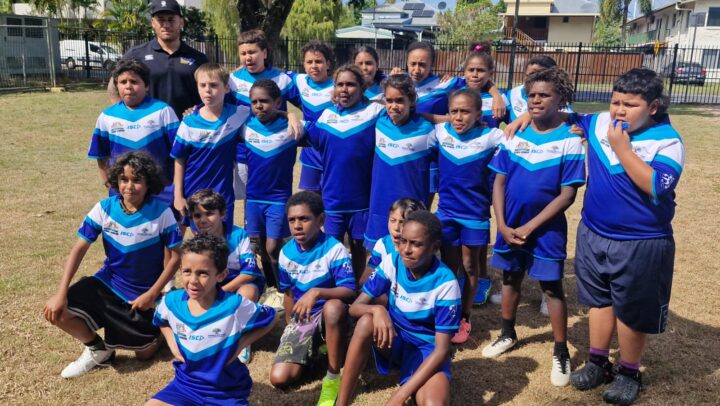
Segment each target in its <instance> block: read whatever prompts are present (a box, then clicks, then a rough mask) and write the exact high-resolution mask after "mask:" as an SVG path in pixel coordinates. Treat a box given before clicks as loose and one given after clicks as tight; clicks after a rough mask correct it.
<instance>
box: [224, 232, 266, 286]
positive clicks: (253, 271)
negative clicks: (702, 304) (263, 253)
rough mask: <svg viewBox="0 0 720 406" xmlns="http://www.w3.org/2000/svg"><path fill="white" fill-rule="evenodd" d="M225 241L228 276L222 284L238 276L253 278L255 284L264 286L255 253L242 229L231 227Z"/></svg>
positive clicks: (248, 237) (263, 278) (263, 279)
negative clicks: (227, 253)
mask: <svg viewBox="0 0 720 406" xmlns="http://www.w3.org/2000/svg"><path fill="white" fill-rule="evenodd" d="M225 241H226V242H227V245H228V248H230V256H228V263H227V269H228V276H227V277H226V278H225V281H224V282H230V281H232V280H233V279H235V278H237V277H238V276H239V275H250V276H254V277H255V280H254V281H253V282H255V283H256V284H258V285H259V286H262V285H264V284H265V275H263V273H262V272H260V269H259V268H258V266H257V261H256V260H255V253H254V252H253V251H252V248H251V247H250V236H249V235H248V234H247V232H245V230H243V229H242V228H240V227H238V226H236V225H233V226H232V231H230V232H229V233H227V234H226V235H225Z"/></svg>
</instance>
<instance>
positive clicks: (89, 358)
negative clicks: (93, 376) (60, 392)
mask: <svg viewBox="0 0 720 406" xmlns="http://www.w3.org/2000/svg"><path fill="white" fill-rule="evenodd" d="M114 354H115V350H96V351H93V350H91V349H90V347H85V350H83V352H82V354H80V357H79V358H78V359H76V360H75V361H73V362H71V363H70V364H68V366H66V367H65V369H63V370H62V372H60V376H62V377H63V378H76V377H78V376H80V375H85V374H86V373H88V372H89V371H90V370H91V369H93V368H95V367H106V366H109V365H110V363H109V362H107V361H109V360H110V358H112V356H113V355H114Z"/></svg>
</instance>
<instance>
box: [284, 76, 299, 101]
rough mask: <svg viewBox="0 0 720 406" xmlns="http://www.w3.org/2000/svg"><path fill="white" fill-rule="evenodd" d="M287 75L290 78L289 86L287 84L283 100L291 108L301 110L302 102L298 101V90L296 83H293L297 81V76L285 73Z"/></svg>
mask: <svg viewBox="0 0 720 406" xmlns="http://www.w3.org/2000/svg"><path fill="white" fill-rule="evenodd" d="M287 75H288V76H290V84H288V87H287V93H285V100H286V101H287V102H288V103H291V104H292V105H293V106H295V107H297V108H299V109H301V108H302V101H301V100H300V91H299V90H298V87H297V83H296V82H295V81H296V80H297V74H295V73H292V72H290V73H287Z"/></svg>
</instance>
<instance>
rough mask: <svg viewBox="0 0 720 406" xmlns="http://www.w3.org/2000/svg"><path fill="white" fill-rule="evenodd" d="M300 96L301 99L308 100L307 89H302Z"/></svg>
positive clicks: (308, 92)
mask: <svg viewBox="0 0 720 406" xmlns="http://www.w3.org/2000/svg"><path fill="white" fill-rule="evenodd" d="M300 95H302V97H305V98H308V97H310V91H309V90H307V89H303V90H302V92H300Z"/></svg>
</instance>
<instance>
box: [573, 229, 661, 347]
mask: <svg viewBox="0 0 720 406" xmlns="http://www.w3.org/2000/svg"><path fill="white" fill-rule="evenodd" d="M575 246H576V251H575V275H576V277H577V293H578V301H579V302H580V303H581V304H583V305H586V306H589V307H608V306H612V307H613V310H614V312H615V315H616V316H617V318H618V319H620V320H621V321H622V322H623V323H625V324H626V325H627V326H628V327H630V328H631V329H633V330H635V331H639V332H642V333H646V334H659V333H662V332H663V331H665V326H666V324H667V318H668V305H669V303H670V290H671V288H672V277H673V267H674V263H675V241H674V240H673V238H672V237H666V238H655V239H649V240H628V241H619V240H611V239H608V238H605V237H603V236H601V235H598V234H596V233H595V232H593V231H592V230H590V229H589V228H588V227H587V226H586V225H585V223H583V222H582V221H580V224H579V225H578V232H577V241H576V244H575Z"/></svg>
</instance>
